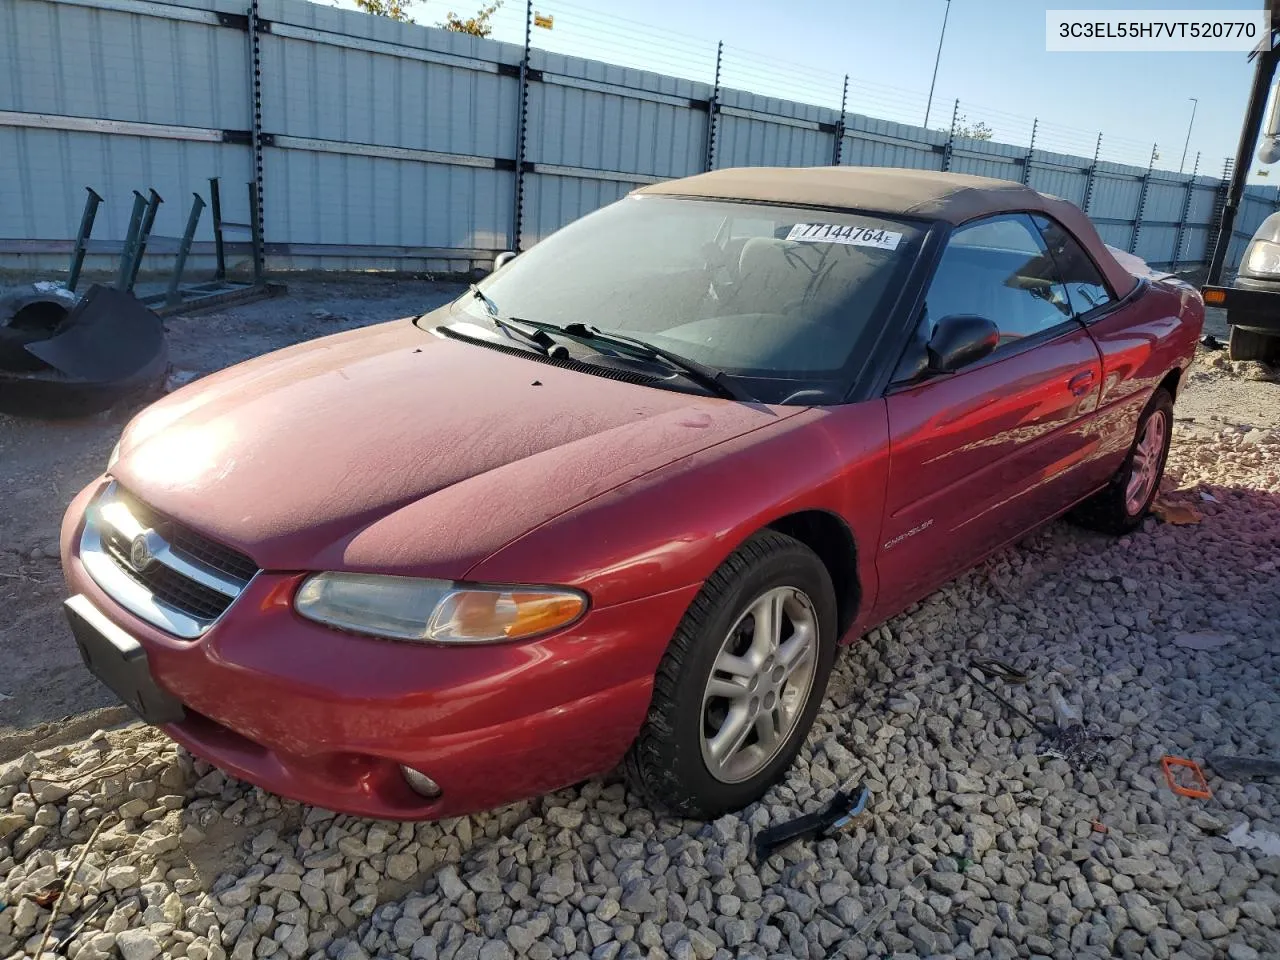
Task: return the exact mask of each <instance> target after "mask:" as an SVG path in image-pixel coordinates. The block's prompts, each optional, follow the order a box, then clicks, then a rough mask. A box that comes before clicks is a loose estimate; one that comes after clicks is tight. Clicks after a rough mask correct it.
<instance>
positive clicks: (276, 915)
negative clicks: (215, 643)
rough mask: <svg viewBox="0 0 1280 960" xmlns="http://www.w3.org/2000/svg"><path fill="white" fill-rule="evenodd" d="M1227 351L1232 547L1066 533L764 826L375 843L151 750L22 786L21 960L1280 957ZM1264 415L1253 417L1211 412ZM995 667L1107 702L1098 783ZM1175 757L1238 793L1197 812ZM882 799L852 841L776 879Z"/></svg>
mask: <svg viewBox="0 0 1280 960" xmlns="http://www.w3.org/2000/svg"><path fill="white" fill-rule="evenodd" d="M1219 358H1220V355H1215V354H1207V355H1206V356H1205V358H1204V360H1203V361H1201V362H1199V363H1198V364H1197V367H1196V370H1195V372H1194V373H1193V376H1192V379H1191V380H1190V381H1189V383H1188V387H1187V395H1186V397H1184V398H1181V399H1180V401H1179V406H1178V416H1179V419H1178V423H1177V425H1176V434H1177V439H1176V442H1175V445H1174V448H1173V451H1172V454H1171V457H1170V462H1169V469H1168V477H1167V480H1166V484H1165V492H1164V494H1163V498H1164V500H1165V501H1166V502H1169V503H1173V504H1182V505H1185V506H1188V507H1191V508H1194V509H1195V510H1196V511H1198V513H1199V514H1200V516H1201V519H1200V522H1198V523H1195V524H1192V525H1186V526H1175V525H1172V524H1165V523H1161V522H1158V521H1156V520H1155V519H1149V520H1148V521H1146V523H1145V525H1144V527H1143V528H1142V529H1141V530H1140V531H1139V532H1136V533H1134V534H1133V535H1131V536H1127V537H1123V538H1120V539H1112V538H1108V537H1103V536H1099V535H1096V534H1091V533H1086V532H1083V531H1080V530H1077V529H1075V528H1072V527H1070V526H1068V525H1066V524H1061V523H1059V524H1054V525H1052V526H1050V527H1048V528H1046V529H1045V530H1043V531H1041V532H1039V533H1037V534H1035V535H1033V536H1031V537H1029V538H1027V539H1026V540H1025V541H1024V542H1022V543H1020V544H1019V545H1018V546H1016V547H1014V548H1011V549H1008V550H1005V551H1003V552H1002V553H1000V554H998V555H996V556H995V557H993V558H992V559H991V560H989V561H988V562H987V563H986V564H984V565H983V566H982V567H980V568H978V569H976V570H974V571H972V572H970V573H968V574H966V575H965V576H963V577H961V578H960V579H958V580H956V581H955V582H953V583H952V584H950V585H948V586H947V587H946V588H944V589H942V590H940V591H938V592H936V593H934V594H933V595H932V596H930V597H929V598H928V599H927V600H925V601H924V602H923V603H921V604H919V605H917V606H916V607H914V608H913V609H912V610H910V611H908V612H907V613H906V614H904V615H903V616H900V617H898V618H896V619H895V620H893V621H891V622H890V623H889V624H888V625H886V626H885V627H882V628H880V629H878V630H876V631H874V632H873V633H872V634H871V635H870V636H868V637H867V638H865V639H864V640H863V642H861V643H859V644H856V645H854V646H853V647H851V648H850V649H849V650H848V651H847V652H846V653H845V655H844V656H843V657H842V658H841V660H840V662H839V664H838V666H837V671H836V673H835V675H834V676H833V680H832V685H831V688H830V690H829V695H828V698H827V700H826V702H825V703H824V705H823V709H822V712H821V713H820V715H819V718H818V721H817V725H816V728H815V730H814V732H813V735H812V737H811V738H810V741H809V743H808V745H807V746H806V749H805V750H804V751H803V752H802V755H801V761H800V762H799V763H798V764H797V765H796V767H795V768H794V769H793V770H792V771H791V773H790V774H789V776H788V777H787V779H786V780H785V781H784V782H783V783H782V784H780V785H779V786H778V787H776V788H775V789H774V790H772V791H771V792H770V794H769V795H768V797H767V798H766V800H765V801H764V802H762V803H760V804H757V805H754V806H752V807H750V808H748V809H747V810H745V811H743V812H742V814H741V815H735V816H727V817H724V818H722V819H720V820H718V821H716V822H714V823H711V824H703V823H698V822H693V821H684V820H678V819H673V818H669V817H664V816H662V815H660V814H655V813H653V812H651V811H650V810H648V809H646V808H645V807H644V806H643V805H642V804H641V803H640V802H639V800H638V799H637V798H635V797H633V796H631V795H629V794H628V793H627V792H626V790H625V788H624V787H623V785H622V784H621V782H620V781H619V780H618V779H617V778H616V777H615V776H609V777H605V778H602V779H599V780H592V781H589V782H587V783H585V784H582V785H580V786H578V787H576V788H574V789H570V790H565V791H561V792H560V793H558V794H555V795H552V796H549V797H545V798H541V799H538V800H533V801H528V802H524V803H519V804H515V805H512V806H509V807H506V808H503V809H501V810H498V811H494V812H491V813H486V814H481V815H477V816H473V817H466V818H461V819H457V820H453V821H448V822H443V823H439V824H395V823H384V822H372V821H365V820H360V819H356V818H352V817H347V816H337V815H334V814H331V813H328V812H326V811H323V810H320V809H315V808H309V807H305V806H302V805H299V804H296V803H292V802H289V801H282V800H280V799H278V798H276V797H273V796H270V795H267V794H264V793H263V792H262V791H259V790H257V789H255V788H251V787H249V786H247V785H244V784H242V783H240V782H237V781H234V780H231V779H228V778H226V777H224V776H223V775H222V774H221V773H219V772H217V771H213V770H211V769H210V768H209V767H208V766H207V765H205V764H203V763H201V762H193V761H192V760H191V759H190V758H189V757H188V756H186V755H185V754H184V753H182V751H180V750H179V749H178V748H177V747H175V746H174V745H173V744H171V743H169V742H168V741H167V740H166V739H165V738H164V737H162V736H160V735H158V734H156V733H154V732H152V731H150V730H148V729H146V728H143V727H140V726H131V727H125V728H123V729H118V730H113V731H110V732H105V733H98V734H96V735H94V736H93V737H92V738H91V739H88V740H81V741H78V742H76V743H74V744H70V745H65V746H61V747H58V748H56V749H53V750H49V751H45V752H42V753H40V754H34V753H33V754H27V755H26V756H24V757H22V758H21V759H20V760H18V761H16V762H14V763H11V764H9V765H8V766H5V767H3V768H0V877H3V879H2V880H0V902H3V903H5V904H7V905H8V907H7V909H4V910H3V911H0V956H6V955H12V956H24V955H28V956H30V955H36V952H37V950H38V948H39V947H40V944H41V942H42V938H43V936H44V934H45V931H46V929H50V926H49V921H50V917H51V910H53V911H56V912H57V917H56V919H55V922H54V923H53V924H52V927H51V930H52V934H51V936H50V938H49V941H48V944H49V945H47V946H46V955H48V956H53V955H55V952H54V946H52V945H56V944H58V943H61V942H63V941H65V943H66V946H65V947H64V948H58V949H57V955H59V956H62V955H65V956H67V957H70V958H75V960H101V958H107V957H114V956H117V955H118V956H120V957H122V958H123V960H153V958H155V957H161V956H163V957H183V956H185V957H188V958H191V960H218V958H222V957H224V956H230V957H232V958H234V960H252V958H272V960H279V958H289V960H298V958H303V957H308V958H315V960H321V958H331V960H363V958H370V957H375V956H377V957H405V958H411V960H436V958H439V960H509V958H513V957H517V956H528V957H532V958H538V960H549V958H552V957H573V958H575V960H579V958H586V957H589V958H591V960H614V958H628V960H630V958H636V957H653V958H658V957H668V956H669V957H673V958H677V960H727V958H733V957H801V958H804V957H811V958H815V960H816V958H825V957H852V958H860V957H883V956H890V955H893V956H904V957H905V956H921V957H924V956H946V957H975V956H980V957H997V958H1012V957H1038V956H1047V957H1055V958H1074V957H1085V956H1098V957H1105V956H1117V955H1118V956H1126V957H1148V956H1149V957H1155V958H1165V957H1180V958H1205V960H1208V958H1212V957H1228V958H1230V960H1248V958H1255V957H1260V956H1265V957H1275V956H1280V928H1278V925H1277V921H1276V916H1277V912H1280V849H1277V845H1280V836H1278V834H1280V781H1278V780H1276V779H1272V780H1257V781H1253V782H1249V781H1247V780H1241V779H1238V778H1237V779H1231V778H1228V777H1223V776H1219V775H1218V774H1217V773H1216V772H1215V771H1214V769H1213V767H1212V765H1211V764H1209V763H1208V762H1207V760H1208V758H1209V757H1210V756H1211V755H1212V754H1214V753H1217V752H1221V753H1226V754H1237V755H1242V756H1243V755H1263V756H1270V757H1280V689H1277V679H1276V678H1277V677H1280V573H1278V570H1280V553H1278V552H1277V549H1276V544H1277V543H1278V542H1280V428H1278V426H1280V425H1277V423H1276V421H1275V419H1274V418H1275V416H1276V407H1277V404H1276V398H1277V390H1280V388H1278V387H1277V386H1276V385H1275V384H1274V383H1268V382H1262V381H1258V380H1253V379H1249V378H1251V377H1254V376H1256V375H1263V374H1267V375H1269V374H1268V372H1267V371H1258V370H1254V369H1252V368H1250V367H1248V366H1247V365H1246V366H1239V365H1231V364H1226V365H1225V366H1223V365H1222V364H1224V363H1225V361H1221V360H1220V359H1219ZM1201 374H1203V375H1204V376H1203V377H1201V376H1200V375H1201ZM1210 388H1212V389H1210ZM1233 392H1238V394H1239V396H1241V397H1248V398H1251V399H1250V401H1249V404H1247V405H1245V406H1244V407H1232V406H1228V407H1223V406H1221V405H1218V406H1217V407H1216V411H1217V412H1211V410H1213V409H1214V406H1215V405H1214V404H1207V403H1202V402H1201V401H1200V400H1197V399H1195V398H1197V397H1200V396H1202V395H1205V394H1210V393H1212V394H1214V395H1216V396H1218V397H1219V398H1221V397H1223V396H1228V395H1229V394H1232V393H1233ZM1184 401H1189V402H1184ZM1243 414H1248V415H1250V416H1254V414H1257V416H1255V417H1254V421H1253V422H1249V423H1244V424H1243V425H1237V424H1239V421H1240V419H1241V417H1242V415H1243ZM1214 418H1218V419H1214ZM1201 648H1203V649H1201ZM975 655H982V656H995V657H999V658H1002V659H1004V660H1006V661H1009V662H1011V663H1012V664H1013V665H1015V666H1016V667H1017V668H1019V669H1020V670H1022V671H1023V672H1025V673H1027V674H1028V675H1029V680H1028V682H1027V683H1026V684H1024V685H1021V686H1012V685H1003V684H999V683H998V682H996V686H998V687H1000V689H1001V692H1002V693H1003V694H1004V695H1005V696H1007V697H1009V698H1010V699H1011V700H1012V701H1013V702H1014V703H1015V704H1017V705H1019V706H1020V707H1021V709H1023V710H1026V711H1031V712H1033V713H1034V715H1035V716H1036V717H1037V719H1039V720H1042V721H1049V720H1051V719H1052V718H1053V716H1054V713H1053V710H1052V709H1051V707H1050V706H1049V704H1050V702H1051V697H1052V695H1053V694H1055V693H1056V694H1058V695H1060V696H1061V698H1062V699H1063V700H1064V701H1065V702H1066V704H1067V705H1068V707H1071V706H1074V707H1075V708H1077V709H1078V710H1079V711H1080V712H1081V714H1082V716H1083V718H1084V721H1085V724H1086V728H1087V730H1088V732H1089V734H1090V737H1091V738H1092V739H1091V743H1092V744H1093V746H1094V747H1095V748H1096V756H1095V757H1094V758H1093V759H1092V761H1091V762H1090V761H1089V760H1088V759H1087V758H1086V759H1084V760H1079V761H1075V762H1070V763H1069V762H1067V761H1066V760H1064V759H1060V758H1055V757H1052V756H1047V755H1042V754H1044V750H1043V749H1042V746H1043V745H1042V743H1041V737H1040V736H1039V735H1038V734H1036V733H1033V732H1031V731H1030V730H1029V728H1028V726H1027V725H1026V724H1025V723H1024V722H1023V721H1022V720H1017V719H1011V718H1010V717H1009V716H1008V715H1006V714H1005V713H1003V712H1002V709H1001V708H1000V707H999V706H998V705H997V704H996V703H994V702H993V701H992V700H990V699H989V698H987V697H986V696H985V695H984V694H983V693H982V691H981V690H979V688H978V687H977V685H976V684H975V683H974V682H973V681H972V679H971V678H969V677H967V676H966V675H965V673H964V667H965V666H966V665H967V664H968V662H969V659H970V658H971V657H972V656H975ZM1087 752H1088V751H1086V753H1087ZM1165 754H1175V755H1179V756H1184V757H1189V758H1191V759H1194V760H1196V761H1198V762H1200V763H1201V764H1202V765H1204V766H1205V768H1206V775H1207V777H1208V782H1209V786H1210V788H1211V790H1212V796H1211V797H1210V798H1208V799H1190V798H1185V797H1180V796H1176V795H1175V794H1174V793H1172V792H1171V790H1170V789H1169V787H1168V786H1167V785H1166V783H1165V780H1164V776H1163V773H1162V771H1161V763H1160V761H1161V757H1162V756H1164V755H1165ZM857 781H863V782H865V783H866V785H867V786H868V787H869V788H870V791H871V797H872V799H871V803H870V805H869V807H868V812H867V813H866V814H865V815H864V816H862V817H860V818H859V819H858V820H856V821H855V822H854V824H853V825H852V826H851V827H850V828H849V829H848V830H846V831H845V832H843V833H841V834H839V835H838V836H837V837H834V838H830V839H825V840H821V841H819V842H801V843H797V844H794V845H792V846H791V847H788V848H786V849H784V850H783V851H781V852H780V853H778V854H776V855H775V856H774V857H772V858H771V859H770V860H768V861H767V862H766V863H763V864H757V863H755V862H753V860H752V859H751V858H750V857H749V849H750V841H751V838H752V836H753V835H754V833H755V832H756V831H757V830H758V829H760V828H761V827H763V826H766V825H768V824H771V823H776V822H779V821H781V820H784V819H787V818H789V817H791V816H793V815H795V814H797V813H800V812H806V811H809V810H813V809H816V808H817V807H819V806H820V805H821V804H822V803H824V802H825V801H826V800H827V799H828V798H829V797H830V796H831V794H832V792H833V791H834V790H835V789H836V787H837V786H839V785H841V784H844V783H846V782H857ZM95 831H96V835H95ZM81 860H82V861H83V862H82V863H81V864H80V866H79V868H78V870H77V871H76V872H75V875H74V877H73V878H72V879H71V880H70V882H69V884H68V886H67V888H66V890H65V891H64V895H63V899H62V901H61V904H60V905H57V904H56V903H55V902H54V901H53V898H54V897H55V896H56V893H54V892H52V891H54V890H56V889H57V884H58V881H59V880H60V879H62V878H67V877H69V876H70V875H71V873H72V870H73V869H74V868H75V865H76V864H77V863H79V862H80V861H81ZM81 924H83V926H81Z"/></svg>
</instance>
